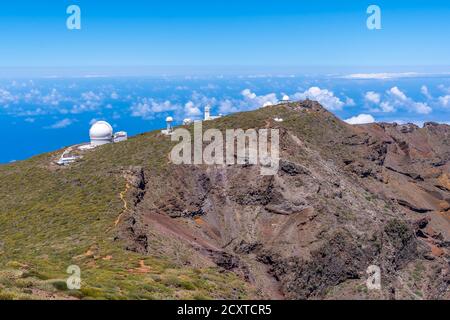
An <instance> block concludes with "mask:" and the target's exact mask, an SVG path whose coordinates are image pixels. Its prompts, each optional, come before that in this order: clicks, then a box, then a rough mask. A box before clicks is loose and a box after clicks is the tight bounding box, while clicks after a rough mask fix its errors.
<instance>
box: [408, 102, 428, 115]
mask: <svg viewBox="0 0 450 320" xmlns="http://www.w3.org/2000/svg"><path fill="white" fill-rule="evenodd" d="M411 106H412V109H413V110H414V111H415V112H417V113H420V114H429V113H431V111H433V109H432V108H431V107H430V106H429V105H428V104H426V103H424V102H413V103H412V105H411Z"/></svg>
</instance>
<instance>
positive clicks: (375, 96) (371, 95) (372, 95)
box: [364, 91, 381, 104]
mask: <svg viewBox="0 0 450 320" xmlns="http://www.w3.org/2000/svg"><path fill="white" fill-rule="evenodd" d="M364 100H366V101H367V102H370V103H374V104H379V103H380V101H381V95H380V94H379V93H377V92H374V91H369V92H366V94H365V95H364Z"/></svg>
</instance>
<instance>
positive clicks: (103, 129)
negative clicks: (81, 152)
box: [89, 121, 113, 145]
mask: <svg viewBox="0 0 450 320" xmlns="http://www.w3.org/2000/svg"><path fill="white" fill-rule="evenodd" d="M89 136H90V137H91V144H93V145H101V144H106V143H110V142H112V137H113V128H112V127H111V125H110V124H109V123H108V122H106V121H98V122H96V123H94V124H93V125H92V127H91V130H89Z"/></svg>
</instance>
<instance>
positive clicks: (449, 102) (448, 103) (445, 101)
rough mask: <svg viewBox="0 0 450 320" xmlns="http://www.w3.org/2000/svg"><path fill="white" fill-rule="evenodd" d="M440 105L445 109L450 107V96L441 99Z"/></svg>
mask: <svg viewBox="0 0 450 320" xmlns="http://www.w3.org/2000/svg"><path fill="white" fill-rule="evenodd" d="M439 103H440V104H441V105H442V106H443V107H446V108H447V107H450V95H446V96H443V97H439Z"/></svg>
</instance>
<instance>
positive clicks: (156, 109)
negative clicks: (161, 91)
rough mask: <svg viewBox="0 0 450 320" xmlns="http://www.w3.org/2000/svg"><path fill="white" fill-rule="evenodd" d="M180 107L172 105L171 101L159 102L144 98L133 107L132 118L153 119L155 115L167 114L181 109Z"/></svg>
mask: <svg viewBox="0 0 450 320" xmlns="http://www.w3.org/2000/svg"><path fill="white" fill-rule="evenodd" d="M179 108H180V106H178V105H175V104H172V103H171V102H170V101H169V100H166V101H164V102H157V101H155V100H153V99H147V98H143V99H141V101H140V102H137V103H135V104H133V105H132V106H131V108H130V109H131V116H132V117H140V118H143V119H151V118H152V117H153V114H154V113H160V112H167V111H173V110H176V109H179Z"/></svg>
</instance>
